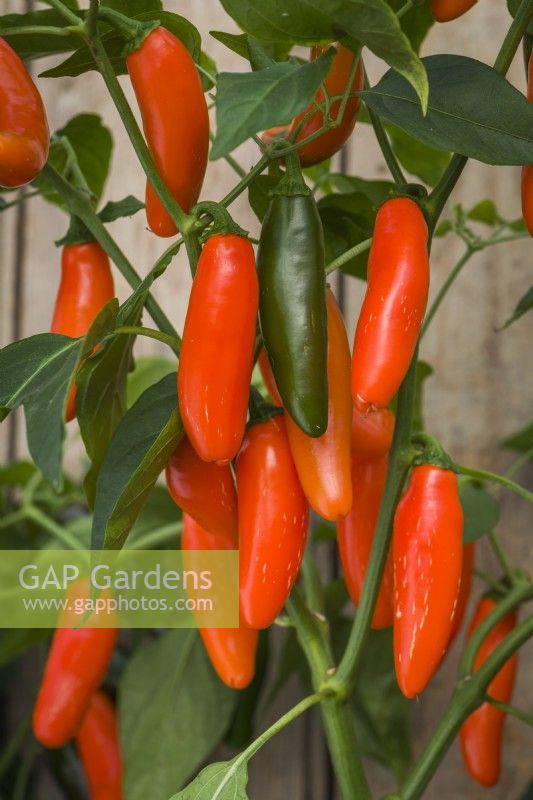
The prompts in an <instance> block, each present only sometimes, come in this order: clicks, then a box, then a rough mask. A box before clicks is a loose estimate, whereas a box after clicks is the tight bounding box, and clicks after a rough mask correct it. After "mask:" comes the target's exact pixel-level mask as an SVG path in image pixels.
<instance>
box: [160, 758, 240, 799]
mask: <svg viewBox="0 0 533 800" xmlns="http://www.w3.org/2000/svg"><path fill="white" fill-rule="evenodd" d="M247 784H248V766H247V762H246V761H245V760H244V759H239V757H238V756H237V758H235V759H233V761H217V762H216V763H215V764H209V766H208V767H205V768H204V769H203V770H202V771H201V772H200V774H199V775H198V777H197V778H195V779H194V780H193V781H192V783H190V784H189V785H188V786H186V787H185V789H183V790H182V791H181V792H178V794H174V795H172V797H171V798H170V800H212V798H213V797H215V796H216V798H217V800H249V796H248V794H247V792H246V786H247Z"/></svg>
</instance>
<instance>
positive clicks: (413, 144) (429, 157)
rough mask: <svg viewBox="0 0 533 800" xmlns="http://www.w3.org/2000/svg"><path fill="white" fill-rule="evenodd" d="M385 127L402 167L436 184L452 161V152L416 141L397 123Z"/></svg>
mask: <svg viewBox="0 0 533 800" xmlns="http://www.w3.org/2000/svg"><path fill="white" fill-rule="evenodd" d="M385 129H386V131H387V133H388V135H389V139H390V141H391V145H392V149H393V150H394V153H395V154H396V156H397V158H398V161H399V162H400V164H401V165H402V167H404V168H405V169H406V170H407V172H409V173H411V175H416V177H417V178H420V179H421V180H422V181H424V183H426V184H427V185H428V186H435V185H436V184H437V183H438V182H439V180H440V178H441V176H442V173H443V172H444V170H445V169H446V167H447V165H448V162H449V161H450V157H451V156H450V153H445V152H443V151H442V150H435V149H434V148H433V147H428V146H427V145H425V144H422V143H421V142H417V141H415V140H414V139H413V138H412V137H411V136H409V135H408V134H407V133H405V131H402V129H401V128H398V126H397V125H391V124H390V123H389V124H387V125H385Z"/></svg>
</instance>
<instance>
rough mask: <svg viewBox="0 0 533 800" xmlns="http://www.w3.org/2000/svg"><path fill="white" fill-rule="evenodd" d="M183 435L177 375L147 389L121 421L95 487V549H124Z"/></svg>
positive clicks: (93, 540)
mask: <svg viewBox="0 0 533 800" xmlns="http://www.w3.org/2000/svg"><path fill="white" fill-rule="evenodd" d="M182 436H183V427H182V423H181V419H180V416H179V413H178V400H177V390H176V375H175V374H172V375H167V376H166V377H165V378H163V379H162V380H160V381H159V383H156V384H155V385H154V386H151V387H150V388H149V389H147V390H146V391H145V392H144V393H143V394H142V395H141V396H140V398H139V399H138V400H137V402H136V403H135V404H134V405H133V406H132V407H131V408H130V409H129V411H127V412H126V414H125V415H124V417H123V418H122V420H121V422H120V424H119V426H118V428H117V429H116V431H115V433H114V435H113V438H112V439H111V442H110V444H109V447H108V448H107V451H106V454H105V458H104V461H103V463H102V466H101V469H100V473H99V475H98V481H97V484H96V499H95V505H94V518H93V529H92V548H93V550H99V549H102V548H105V549H107V550H109V549H120V548H121V547H122V546H123V544H124V542H125V541H126V539H127V536H128V533H129V531H130V529H131V527H132V525H133V523H134V522H135V520H136V519H137V517H138V515H139V513H140V511H141V509H142V507H143V505H144V503H145V502H146V499H147V497H148V495H149V494H150V492H151V490H152V488H153V486H154V484H155V482H156V480H157V478H158V477H159V475H160V473H161V471H162V470H163V469H164V467H165V465H166V463H167V461H168V459H169V458H170V455H171V454H172V452H173V451H174V449H175V448H176V446H177V445H178V443H179V441H180V439H181V437H182Z"/></svg>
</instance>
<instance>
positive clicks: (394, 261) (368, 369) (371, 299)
mask: <svg viewBox="0 0 533 800" xmlns="http://www.w3.org/2000/svg"><path fill="white" fill-rule="evenodd" d="M427 240H428V228H427V224H426V221H425V219H424V215H423V214H422V211H421V210H420V208H419V206H418V205H417V204H416V203H415V202H414V201H413V200H410V199H409V198H407V197H397V198H394V199H392V200H387V201H386V202H385V203H384V204H383V205H382V206H381V208H380V209H379V211H378V214H377V217H376V224H375V226H374V235H373V239H372V246H371V248H370V254H369V257H368V286H367V290H366V294H365V299H364V301H363V305H362V308H361V313H360V315H359V320H358V322H357V328H356V331H355V339H354V348H353V356H352V397H353V401H354V403H355V405H356V407H357V408H358V409H359V410H360V411H362V412H365V411H367V409H368V408H369V407H371V406H375V407H377V408H384V407H385V406H388V405H389V403H390V401H391V400H392V398H393V396H394V395H395V394H396V392H397V391H398V389H399V387H400V384H401V382H402V380H403V379H404V377H405V374H406V372H407V370H408V369H409V364H410V363H411V359H412V357H413V353H414V351H415V347H416V343H417V340H418V335H419V333H420V328H421V325H422V320H423V318H424V313H425V310H426V304H427V298H428V290H429V260H428V252H427Z"/></svg>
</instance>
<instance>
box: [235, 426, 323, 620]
mask: <svg viewBox="0 0 533 800" xmlns="http://www.w3.org/2000/svg"><path fill="white" fill-rule="evenodd" d="M236 474H237V496H238V498H239V503H238V509H239V537H240V577H239V582H240V602H241V613H242V615H243V619H244V621H245V622H246V624H247V625H249V626H250V627H251V628H268V626H269V625H272V623H273V622H274V620H275V618H276V617H277V615H278V614H279V613H280V611H281V609H282V608H283V606H284V604H285V601H286V599H287V597H288V596H289V594H290V591H291V589H292V587H293V585H294V582H295V580H296V578H297V576H298V572H299V569H300V564H301V561H302V558H303V554H304V549H305V542H306V539H307V526H308V522H309V508H308V505H307V501H306V499H305V495H304V493H303V490H302V487H301V485H300V481H299V479H298V473H297V472H296V468H295V466H294V463H293V460H292V456H291V451H290V448H289V442H288V439H287V432H286V427H285V422H284V421H283V418H282V417H281V416H272V417H270V418H269V419H267V420H264V421H262V422H258V423H256V424H253V425H250V427H249V428H248V431H247V433H246V437H245V439H244V442H243V445H242V448H241V450H240V452H239V455H238V457H237V465H236Z"/></svg>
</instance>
